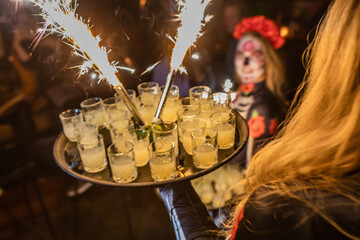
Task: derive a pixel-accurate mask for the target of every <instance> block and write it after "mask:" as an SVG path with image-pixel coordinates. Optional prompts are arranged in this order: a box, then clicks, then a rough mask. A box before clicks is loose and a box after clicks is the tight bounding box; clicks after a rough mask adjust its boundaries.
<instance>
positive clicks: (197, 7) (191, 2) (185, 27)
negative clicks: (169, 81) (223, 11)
mask: <svg viewBox="0 0 360 240" xmlns="http://www.w3.org/2000/svg"><path fill="white" fill-rule="evenodd" d="M209 2H210V0H186V1H185V0H179V1H178V8H179V11H180V12H179V15H178V19H179V21H180V27H179V28H178V35H177V37H176V38H175V40H176V44H175V47H174V49H173V52H172V56H171V62H170V66H171V68H172V69H179V68H180V66H181V64H182V61H183V59H184V56H185V54H186V52H187V50H188V48H189V47H190V46H191V45H193V43H194V42H195V41H196V39H197V38H198V37H199V36H201V30H202V28H203V27H204V25H205V23H206V22H208V21H209V20H210V19H211V17H210V16H205V17H204V11H205V8H206V6H207V5H208V3H209Z"/></svg>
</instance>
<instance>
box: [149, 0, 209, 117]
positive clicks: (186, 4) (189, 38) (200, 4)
mask: <svg viewBox="0 0 360 240" xmlns="http://www.w3.org/2000/svg"><path fill="white" fill-rule="evenodd" d="M210 1H211V0H178V8H179V14H178V20H179V21H180V27H179V28H178V34H177V37H176V38H175V40H176V43H175V46H174V49H173V52H172V55H171V61H170V72H169V74H168V76H167V78H166V83H165V87H164V90H163V93H162V95H161V98H160V101H159V104H158V106H157V109H156V112H155V117H154V119H153V122H155V123H160V122H161V119H160V116H161V112H162V110H163V106H164V104H165V102H166V98H167V95H168V93H169V91H170V88H171V85H172V83H173V81H174V79H175V76H176V73H177V72H178V71H184V70H183V69H184V68H182V66H181V65H182V61H183V59H184V57H185V54H186V52H187V51H188V49H189V48H190V47H191V46H192V45H193V44H194V43H195V41H196V40H197V38H198V37H200V36H201V30H202V28H203V27H204V26H205V23H206V22H208V21H209V20H210V19H211V17H210V16H204V12H205V8H206V7H207V5H208V4H209V2H210Z"/></svg>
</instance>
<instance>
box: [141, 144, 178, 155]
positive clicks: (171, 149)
mask: <svg viewBox="0 0 360 240" xmlns="http://www.w3.org/2000/svg"><path fill="white" fill-rule="evenodd" d="M156 143H157V142H156V141H152V142H151V143H149V145H148V146H147V148H148V150H150V151H151V152H156V153H160V154H166V153H168V152H171V151H174V154H175V143H174V141H171V147H170V149H168V150H166V151H162V152H158V151H156V148H155V145H156ZM154 149H155V150H154Z"/></svg>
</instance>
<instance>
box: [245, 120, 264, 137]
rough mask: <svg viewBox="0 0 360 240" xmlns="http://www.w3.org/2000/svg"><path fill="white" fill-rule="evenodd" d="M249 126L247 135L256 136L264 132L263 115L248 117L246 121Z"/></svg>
mask: <svg viewBox="0 0 360 240" xmlns="http://www.w3.org/2000/svg"><path fill="white" fill-rule="evenodd" d="M248 126H249V131H250V133H249V135H250V137H252V138H258V137H260V136H261V135H263V134H264V133H265V117H264V116H260V115H258V116H256V117H252V118H250V120H249V121H248Z"/></svg>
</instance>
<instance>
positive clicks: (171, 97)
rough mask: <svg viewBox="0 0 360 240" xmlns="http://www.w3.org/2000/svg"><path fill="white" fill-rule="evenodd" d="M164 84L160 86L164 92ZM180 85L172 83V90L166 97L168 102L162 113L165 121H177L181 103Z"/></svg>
mask: <svg viewBox="0 0 360 240" xmlns="http://www.w3.org/2000/svg"><path fill="white" fill-rule="evenodd" d="M163 90H164V86H161V87H160V91H161V92H163ZM179 96H180V95H179V87H178V86H175V85H172V86H171V88H170V92H169V94H168V96H167V98H166V103H165V106H164V109H163V112H162V113H161V119H162V120H163V121H171V122H176V119H177V115H176V114H177V111H178V110H179V108H180V104H179Z"/></svg>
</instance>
